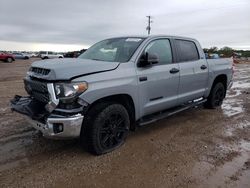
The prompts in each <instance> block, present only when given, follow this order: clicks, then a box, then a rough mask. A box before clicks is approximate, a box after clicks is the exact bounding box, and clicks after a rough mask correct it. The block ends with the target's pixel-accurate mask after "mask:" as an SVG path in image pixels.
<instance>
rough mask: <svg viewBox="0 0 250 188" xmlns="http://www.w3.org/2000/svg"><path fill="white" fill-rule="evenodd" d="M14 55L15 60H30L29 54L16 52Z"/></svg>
mask: <svg viewBox="0 0 250 188" xmlns="http://www.w3.org/2000/svg"><path fill="white" fill-rule="evenodd" d="M12 55H13V56H14V57H15V59H29V58H30V57H29V55H28V54H24V53H20V52H14V53H12Z"/></svg>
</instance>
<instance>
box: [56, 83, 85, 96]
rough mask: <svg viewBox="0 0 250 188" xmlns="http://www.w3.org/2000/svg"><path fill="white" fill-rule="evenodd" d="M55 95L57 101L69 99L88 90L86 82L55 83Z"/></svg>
mask: <svg viewBox="0 0 250 188" xmlns="http://www.w3.org/2000/svg"><path fill="white" fill-rule="evenodd" d="M54 88H55V94H56V97H57V98H59V99H71V98H74V97H76V96H79V95H80V94H82V93H83V92H84V91H86V90H87V89H88V83H87V82H75V83H74V82H73V83H55V84H54Z"/></svg>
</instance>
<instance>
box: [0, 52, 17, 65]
mask: <svg viewBox="0 0 250 188" xmlns="http://www.w3.org/2000/svg"><path fill="white" fill-rule="evenodd" d="M0 60H1V61H5V62H7V63H12V62H13V61H15V57H14V56H13V55H12V54H8V53H4V52H0Z"/></svg>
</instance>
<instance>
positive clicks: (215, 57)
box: [205, 53, 220, 59]
mask: <svg viewBox="0 0 250 188" xmlns="http://www.w3.org/2000/svg"><path fill="white" fill-rule="evenodd" d="M205 55H206V58H207V59H219V58H220V56H219V54H215V53H213V54H211V53H205Z"/></svg>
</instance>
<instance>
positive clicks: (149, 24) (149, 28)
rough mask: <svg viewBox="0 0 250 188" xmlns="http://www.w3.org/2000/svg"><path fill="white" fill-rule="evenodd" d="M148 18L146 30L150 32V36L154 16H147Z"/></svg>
mask: <svg viewBox="0 0 250 188" xmlns="http://www.w3.org/2000/svg"><path fill="white" fill-rule="evenodd" d="M146 17H147V18H148V26H147V27H146V30H147V31H148V35H150V31H151V23H152V22H153V21H152V20H151V19H152V16H146Z"/></svg>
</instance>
